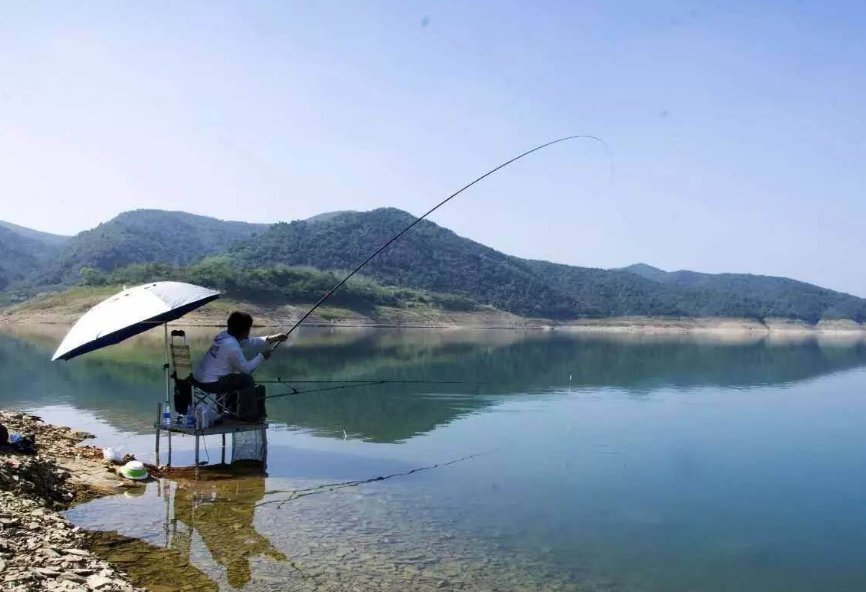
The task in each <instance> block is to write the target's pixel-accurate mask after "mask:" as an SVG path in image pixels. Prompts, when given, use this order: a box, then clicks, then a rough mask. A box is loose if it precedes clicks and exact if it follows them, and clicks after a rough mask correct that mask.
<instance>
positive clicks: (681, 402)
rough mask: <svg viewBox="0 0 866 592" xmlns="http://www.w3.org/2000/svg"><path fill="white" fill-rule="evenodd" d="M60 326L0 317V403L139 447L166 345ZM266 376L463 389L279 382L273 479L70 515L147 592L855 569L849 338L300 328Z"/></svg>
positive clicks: (178, 486) (124, 499)
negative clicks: (109, 345)
mask: <svg viewBox="0 0 866 592" xmlns="http://www.w3.org/2000/svg"><path fill="white" fill-rule="evenodd" d="M207 339H208V336H207V335H198V334H196V335H195V336H194V339H193V348H194V349H195V350H196V351H201V350H203V349H204V347H205V346H206V344H207ZM57 341H58V336H57V335H54V334H52V333H51V331H44V334H42V335H33V334H27V335H23V334H20V331H19V333H18V334H13V335H0V397H2V400H3V402H2V404H3V406H6V407H18V408H23V409H27V410H30V411H33V412H35V413H37V414H40V415H42V416H43V417H45V419H46V420H49V421H57V422H63V423H67V424H70V425H74V426H75V427H78V428H84V429H88V430H90V431H92V432H93V433H95V434H96V436H97V438H96V442H97V443H98V444H99V445H111V446H122V447H125V449H126V450H128V451H132V452H135V453H136V454H137V455H138V456H139V458H143V459H151V458H152V457H153V444H154V440H153V433H152V429H151V427H150V426H151V424H152V423H153V420H154V417H155V415H156V406H157V403H158V401H159V399H160V397H161V389H162V377H161V344H160V342H159V340H158V339H155V338H152V337H142V338H140V339H136V340H133V342H132V343H130V344H128V345H124V346H121V347H118V348H114V349H110V350H105V351H103V352H99V353H95V354H92V355H89V356H85V357H83V358H81V359H78V360H74V361H72V362H69V363H61V364H51V363H49V362H48V361H47V360H48V358H49V357H50V353H51V351H52V349H53V347H54V346H55V345H56V343H57ZM257 376H259V378H261V379H267V378H271V379H273V378H276V377H282V378H283V379H285V380H292V379H294V380H300V379H304V380H315V379H334V378H340V379H368V378H371V379H374V378H381V379H384V378H387V379H402V380H438V381H442V380H449V381H461V382H462V384H448V385H445V384H403V385H377V386H370V387H364V388H352V389H345V390H336V391H326V392H320V393H311V394H307V395H302V396H293V397H284V398H277V399H273V400H271V401H270V403H269V408H268V410H269V417H270V420H271V422H272V423H273V426H272V428H271V429H270V430H269V433H268V440H269V455H268V467H267V476H266V477H265V476H262V475H259V474H256V473H250V472H249V471H247V472H246V473H244V474H239V473H238V472H237V471H234V472H230V471H226V470H223V471H217V472H214V473H213V474H205V475H203V478H201V479H199V480H195V479H194V478H193V476H192V475H177V476H175V477H174V478H172V479H164V480H162V481H161V482H158V483H157V482H154V483H151V484H149V485H148V486H147V488H146V489H145V490H144V491H142V492H140V494H138V495H129V494H127V495H124V496H115V497H111V498H103V499H101V500H97V501H94V502H91V503H89V504H85V505H82V506H79V507H77V508H75V509H73V510H71V511H70V512H69V516H70V518H71V519H72V520H74V521H75V522H77V523H79V524H81V525H83V526H85V527H87V528H90V529H94V530H99V531H104V532H105V533H111V535H110V536H109V535H106V536H104V537H103V538H102V539H101V547H100V549H101V551H102V552H103V553H104V554H106V555H107V556H109V557H111V558H112V559H114V560H116V561H118V562H120V563H122V564H124V565H125V566H127V567H128V569H129V570H130V571H131V572H132V573H133V575H135V576H137V577H139V578H141V581H143V582H145V583H147V584H149V585H151V586H152V587H153V588H154V589H160V588H159V587H160V586H165V588H164V589H174V588H175V587H176V583H177V582H179V581H180V582H183V586H185V587H186V589H191V590H193V589H194V590H233V589H244V590H285V589H288V590H291V589H299V590H304V589H322V590H331V589H334V590H342V589H345V590H353V589H358V590H368V589H381V590H407V589H413V590H414V589H419V590H423V589H465V590H537V589H541V588H543V589H561V590H621V591H648V592H662V591H666V592H667V591H684V592H685V591H701V592H704V591H706V592H711V591H712V592H716V591H734V590H737V591H739V590H764V591H780V592H781V591H783V590H784V591H801V590H802V591H806V590H829V589H832V590H836V591H855V590H857V591H861V590H864V589H866V568H864V565H866V562H864V559H866V557H864V555H866V551H864V549H866V514H864V512H863V511H862V505H863V502H864V494H866V471H864V458H866V456H864V455H866V435H864V430H863V425H864V420H866V405H864V402H863V397H864V392H866V389H864V387H866V345H864V343H863V342H862V341H859V340H857V339H849V340H842V341H840V340H826V339H825V340H816V339H798V340H778V339H772V340H768V339H761V338H752V339H745V340H744V339H736V340H721V339H706V338H704V339H697V338H684V337H680V338H673V337H658V336H656V337H647V336H644V337H636V336H618V337H617V336H597V337H589V336H574V335H564V334H560V333H556V332H553V333H550V332H548V333H526V334H522V333H517V332H509V331H499V332H494V331H492V332H465V331H361V330H345V331H320V330H305V331H303V332H301V334H300V335H299V338H298V339H297V340H296V341H295V342H294V343H293V345H292V347H290V348H287V349H283V350H281V351H280V353H279V355H278V356H277V357H275V358H274V359H272V360H271V361H270V363H268V364H267V365H266V366H264V367H263V368H262V370H261V372H259V373H257ZM314 386H315V385H310V384H301V383H298V385H297V388H299V389H307V388H313V387H314ZM281 389H282V387H280V386H278V385H275V386H273V387H272V388H271V392H272V393H273V394H276V393H278V392H280V391H281ZM186 440H187V441H184V440H181V441H178V439H175V458H174V460H175V462H181V463H182V462H187V463H188V462H190V460H191V447H192V441H191V440H190V439H186ZM218 445H219V442H218V440H217V439H215V438H214V439H212V441H211V439H209V440H208V449H207V453H206V454H207V457H208V458H209V459H211V460H212V461H216V460H217V459H218ZM458 459H463V460H459V462H454V463H453V464H448V465H446V466H439V467H438V468H431V469H430V470H421V471H417V472H412V471H413V470H414V469H418V468H424V467H430V466H433V465H437V464H442V463H447V462H449V461H455V460H458ZM405 473H410V474H408V475H405ZM387 475H397V476H395V477H393V478H388V479H384V480H379V481H372V482H369V483H360V484H357V485H355V484H352V483H350V484H345V483H346V482H353V481H365V480H368V479H371V478H375V477H377V476H387ZM340 484H345V485H340Z"/></svg>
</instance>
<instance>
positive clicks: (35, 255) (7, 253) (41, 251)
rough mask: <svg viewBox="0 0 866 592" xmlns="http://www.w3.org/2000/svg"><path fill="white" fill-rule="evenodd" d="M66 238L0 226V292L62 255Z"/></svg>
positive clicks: (26, 229)
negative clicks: (61, 250) (61, 249)
mask: <svg viewBox="0 0 866 592" xmlns="http://www.w3.org/2000/svg"><path fill="white" fill-rule="evenodd" d="M64 238H65V237H60V236H57V235H53V234H46V233H40V232H37V231H35V230H30V229H29V228H22V227H21V226H15V225H14V224H7V223H0V290H3V289H5V288H6V287H8V286H9V285H11V284H14V283H15V282H20V281H22V280H23V279H24V278H26V277H28V276H29V275H30V274H31V273H33V271H34V270H36V269H39V268H41V267H42V266H44V265H46V264H47V263H48V262H49V260H50V259H51V258H52V257H55V256H56V255H57V254H58V253H59V249H60V245H61V244H62V243H63V239H64Z"/></svg>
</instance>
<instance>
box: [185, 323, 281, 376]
mask: <svg viewBox="0 0 866 592" xmlns="http://www.w3.org/2000/svg"><path fill="white" fill-rule="evenodd" d="M267 346H268V342H267V340H266V339H265V338H264V337H250V338H249V339H244V340H243V341H238V340H237V339H235V338H234V337H232V336H231V335H229V334H228V331H222V332H221V333H220V334H219V335H217V336H216V337H215V338H214V340H213V345H212V346H210V349H209V350H207V353H206V354H205V355H204V356H202V358H201V360H199V363H198V365H197V366H196V367H195V372H194V373H193V376H195V379H196V380H198V381H199V382H204V383H210V382H216V381H218V380H219V379H220V378H222V377H223V376H226V375H228V374H236V373H240V374H250V373H251V372H252V371H253V370H255V369H256V368H257V367H258V365H259V364H261V363H262V360H264V359H265V358H264V356H262V354H261V352H263V351H264V350H265V348H267ZM244 350H248V351H254V352H255V354H256V355H255V357H253V358H252V359H251V360H248V359H247V356H246V353H245V352H244Z"/></svg>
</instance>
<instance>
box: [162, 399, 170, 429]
mask: <svg viewBox="0 0 866 592" xmlns="http://www.w3.org/2000/svg"><path fill="white" fill-rule="evenodd" d="M162 425H163V426H164V427H167V428H170V427H171V405H169V404H168V403H166V404H165V405H163V406H162Z"/></svg>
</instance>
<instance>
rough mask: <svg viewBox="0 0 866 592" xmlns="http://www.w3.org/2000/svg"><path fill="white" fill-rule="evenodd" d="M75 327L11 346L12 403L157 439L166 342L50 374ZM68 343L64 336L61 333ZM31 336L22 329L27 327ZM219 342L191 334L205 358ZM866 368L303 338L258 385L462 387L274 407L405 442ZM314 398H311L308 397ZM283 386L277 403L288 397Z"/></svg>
mask: <svg viewBox="0 0 866 592" xmlns="http://www.w3.org/2000/svg"><path fill="white" fill-rule="evenodd" d="M63 330H64V328H61V327H55V328H53V329H50V330H49V329H46V328H44V327H42V328H40V329H39V331H41V334H39V335H35V336H34V335H30V334H27V335H24V334H19V335H14V336H13V335H2V334H0V397H2V399H0V401H2V403H0V404H3V405H7V406H30V407H39V406H42V405H47V404H52V405H53V404H56V403H58V402H65V403H69V404H72V405H74V406H76V407H78V408H82V409H87V410H91V411H93V412H95V413H96V415H97V416H99V417H101V418H102V419H104V420H105V421H107V422H108V423H110V424H111V425H113V426H116V427H119V428H122V429H125V430H128V431H132V432H137V433H147V432H148V431H149V430H150V426H151V424H152V421H153V418H154V415H155V405H156V402H157V401H158V400H159V399H160V397H161V393H162V384H161V380H162V379H161V376H162V374H161V364H162V358H161V356H162V349H161V341H160V339H159V336H155V335H150V334H145V335H143V336H140V337H139V338H136V339H132V340H130V341H129V342H128V343H125V344H122V345H121V346H119V347H115V348H108V349H106V350H102V351H99V352H95V353H94V354H90V355H87V356H84V357H82V358H81V359H78V360H74V361H72V362H69V363H55V364H51V363H50V362H48V357H49V354H50V352H51V350H52V349H53V347H54V345H55V340H56V339H57V338H58V337H57V336H58V335H60V334H62V332H63ZM52 331H53V332H54V333H56V334H57V335H54V334H52V333H51V332H52ZM19 333H20V328H19ZM210 333H212V330H210V329H208V330H204V329H198V330H192V331H190V337H191V340H192V347H193V351H194V354H197V353H198V352H200V351H203V349H204V348H205V347H206V346H207V344H208V343H209V339H210ZM863 365H866V343H864V341H863V340H861V339H860V338H859V337H858V336H855V337H854V338H852V339H848V340H847V341H846V340H839V339H828V338H815V337H805V338H804V337H800V338H798V339H794V338H793V337H789V338H788V339H780V338H779V337H777V336H774V337H772V338H765V337H756V336H748V335H740V336H739V337H738V338H737V339H733V338H732V337H730V336H725V335H724V334H721V335H720V336H716V337H715V338H713V337H707V336H704V337H700V338H699V337H694V336H652V335H569V334H563V333H557V332H553V333H550V332H548V333H541V332H536V333H520V332H515V331H488V332H479V331H391V330H379V331H372V330H317V329H313V330H309V329H308V330H304V331H302V332H301V334H300V336H299V337H298V338H297V339H296V340H295V342H294V343H293V345H292V347H290V348H285V349H283V350H282V351H281V352H280V355H279V356H278V357H275V358H274V359H273V360H271V362H269V363H268V364H266V365H264V366H263V367H262V369H261V370H260V372H259V373H258V374H257V375H258V377H259V378H260V379H262V380H266V379H274V378H277V377H282V378H283V379H285V380H291V379H292V378H294V379H304V380H310V379H334V378H341V379H355V380H367V379H392V380H422V381H423V380H431V381H442V380H449V381H462V382H464V383H465V384H462V385H442V384H426V385H425V384H411V385H408V384H399V385H374V386H368V387H357V388H352V389H346V390H343V391H329V392H324V393H321V394H310V395H304V396H300V397H285V398H275V399H272V400H270V402H269V409H268V412H269V419H270V420H271V421H272V422H276V423H281V424H286V425H288V426H290V427H293V428H301V429H305V430H309V431H310V432H312V433H314V434H316V435H322V436H328V437H337V438H342V437H344V436H345V437H351V438H359V439H362V440H367V441H372V442H400V441H405V440H408V439H410V438H412V437H415V436H417V435H419V434H424V433H428V432H430V431H432V430H434V429H436V428H437V427H439V426H443V425H446V424H448V423H450V422H452V421H454V420H455V419H457V418H459V417H462V416H465V415H467V414H470V413H473V412H478V411H480V410H482V409H485V408H488V407H489V406H491V405H492V404H494V403H496V402H497V401H499V400H500V398H501V397H502V396H511V395H514V394H519V395H520V396H527V395H532V394H537V393H543V392H550V391H557V390H563V389H566V388H573V389H588V388H595V387H615V388H621V389H625V390H628V391H629V392H632V393H647V392H651V391H653V390H654V389H658V388H665V387H678V388H686V387H695V386H721V387H737V388H746V387H753V386H771V385H777V384H787V383H793V382H798V381H803V380H809V379H812V378H816V377H819V376H823V375H827V374H832V373H835V372H839V371H842V370H846V369H850V368H856V367H860V366H863ZM301 388H303V387H301ZM281 390H282V389H281V387H279V386H273V387H271V394H278V393H279V392H281Z"/></svg>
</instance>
